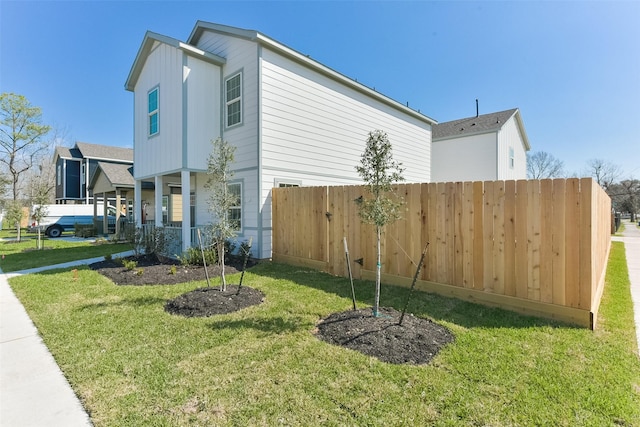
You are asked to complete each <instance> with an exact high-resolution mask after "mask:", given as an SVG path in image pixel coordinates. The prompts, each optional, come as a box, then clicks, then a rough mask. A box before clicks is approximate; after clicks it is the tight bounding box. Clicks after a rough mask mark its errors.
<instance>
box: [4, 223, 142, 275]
mask: <svg viewBox="0 0 640 427" xmlns="http://www.w3.org/2000/svg"><path fill="white" fill-rule="evenodd" d="M13 237H14V238H15V232H14V233H13ZM36 242H37V239H36V238H33V237H32V236H31V235H28V236H27V237H26V238H24V237H23V238H22V239H21V241H20V242H15V241H4V242H0V269H2V271H3V272H5V273H9V272H12V271H18V270H24V269H28V268H35V267H42V266H45V265H54V264H59V263H62V262H67V261H75V260H79V259H85V258H93V257H100V256H104V255H107V254H114V253H118V252H124V251H129V250H131V245H130V244H126V243H117V244H112V243H106V242H105V243H103V244H94V243H90V242H88V241H77V242H69V241H65V240H61V239H48V238H45V239H44V249H42V250H37V249H36Z"/></svg>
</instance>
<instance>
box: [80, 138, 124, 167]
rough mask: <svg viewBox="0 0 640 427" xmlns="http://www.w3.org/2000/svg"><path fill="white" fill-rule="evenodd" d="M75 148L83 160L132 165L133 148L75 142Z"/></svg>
mask: <svg viewBox="0 0 640 427" xmlns="http://www.w3.org/2000/svg"><path fill="white" fill-rule="evenodd" d="M75 148H76V149H77V150H78V151H79V152H80V153H81V154H82V157H83V158H85V159H96V160H108V161H112V162H126V163H133V148H123V147H113V146H109V145H98V144H89V143H86V142H77V143H76V146H75Z"/></svg>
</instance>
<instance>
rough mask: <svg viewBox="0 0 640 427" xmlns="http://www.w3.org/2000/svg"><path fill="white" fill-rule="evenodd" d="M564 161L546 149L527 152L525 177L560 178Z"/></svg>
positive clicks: (562, 173)
mask: <svg viewBox="0 0 640 427" xmlns="http://www.w3.org/2000/svg"><path fill="white" fill-rule="evenodd" d="M563 175H564V162H562V161H561V160H559V159H556V158H555V157H554V156H553V155H552V154H549V153H547V152H546V151H536V152H533V153H527V177H528V178H529V179H545V178H561V177H562V176H563Z"/></svg>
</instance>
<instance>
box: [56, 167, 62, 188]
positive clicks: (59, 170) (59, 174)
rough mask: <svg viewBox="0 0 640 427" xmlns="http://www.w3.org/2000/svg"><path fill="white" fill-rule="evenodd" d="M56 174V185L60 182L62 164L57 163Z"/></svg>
mask: <svg viewBox="0 0 640 427" xmlns="http://www.w3.org/2000/svg"><path fill="white" fill-rule="evenodd" d="M56 175H57V183H58V185H60V184H62V165H58V173H57V174H56Z"/></svg>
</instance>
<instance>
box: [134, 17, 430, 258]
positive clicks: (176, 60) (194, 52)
mask: <svg viewBox="0 0 640 427" xmlns="http://www.w3.org/2000/svg"><path fill="white" fill-rule="evenodd" d="M126 89H127V90H129V91H131V92H133V94H134V97H133V99H134V103H133V106H134V164H135V168H134V178H135V187H134V199H135V200H136V201H140V202H139V203H138V202H136V204H135V208H134V209H135V217H136V218H137V221H138V223H141V215H142V212H143V207H144V209H145V212H146V213H147V215H149V213H151V215H149V216H151V217H152V218H153V222H154V223H155V224H156V225H171V226H176V227H179V229H180V236H181V242H180V244H181V248H182V250H185V249H186V248H188V247H189V246H191V245H192V243H193V241H194V239H195V237H194V236H195V234H194V233H193V229H194V227H198V226H203V225H206V224H207V223H209V222H210V221H211V220H212V218H211V214H210V213H209V211H208V208H207V204H208V200H207V199H208V193H207V191H206V190H205V188H204V184H205V182H206V180H207V175H206V169H207V157H208V155H209V153H210V152H211V151H212V144H211V141H212V140H215V139H216V138H218V137H221V138H223V139H224V140H226V141H228V142H229V143H231V144H232V145H234V146H235V147H236V155H235V163H234V165H233V170H234V179H233V182H232V183H231V185H230V189H231V191H233V192H235V193H236V194H237V196H238V197H237V205H236V206H235V207H234V208H233V209H232V210H231V212H230V215H232V216H233V217H234V218H236V219H237V220H238V225H239V228H238V230H237V231H238V235H239V239H241V240H246V239H248V238H249V237H252V238H253V242H254V245H253V251H254V256H256V257H258V258H269V257H270V256H271V190H272V188H273V187H277V186H313V185H338V184H344V185H347V184H359V183H361V179H360V177H359V176H358V174H357V172H356V170H355V167H356V166H357V165H358V164H359V162H360V156H361V154H362V153H363V151H364V148H365V143H366V139H367V136H368V133H369V132H370V131H373V130H376V129H380V130H383V131H385V132H386V133H387V134H388V136H389V139H390V141H391V143H392V145H393V150H394V151H393V155H394V159H395V160H397V161H399V162H401V163H402V164H403V167H404V168H405V172H404V176H405V179H406V180H407V181H408V182H429V181H431V130H432V126H433V125H434V124H435V121H434V120H433V119H431V118H429V117H427V116H425V115H423V114H421V113H420V112H418V111H415V110H413V109H410V108H408V107H407V106H405V105H403V104H401V103H399V102H396V101H394V100H393V99H390V98H388V97H386V96H384V95H382V94H381V93H379V92H376V91H375V90H373V89H371V88H369V87H366V86H364V85H362V84H360V83H358V82H356V81H355V80H352V79H350V78H348V77H345V76H344V75H342V74H340V73H339V72H337V71H335V70H333V69H331V68H329V67H327V66H325V65H323V64H321V63H319V62H317V61H315V60H313V59H311V58H309V57H308V56H306V55H303V54H301V53H299V52H297V51H295V50H293V49H291V48H289V47H287V46H285V45H283V44H281V43H279V42H277V41H275V40H273V39H271V38H269V37H268V36H266V35H264V34H261V33H260V32H257V31H250V30H244V29H240V28H234V27H229V26H224V25H218V24H212V23H207V22H197V23H196V25H195V28H194V29H193V31H192V33H191V35H190V36H189V38H188V39H187V41H186V42H181V41H178V40H176V39H173V38H170V37H166V36H163V35H160V34H156V33H151V32H148V33H147V34H146V35H145V37H144V39H143V41H142V45H141V47H140V49H139V51H138V54H137V56H136V58H135V61H134V63H133V66H132V68H131V71H130V74H129V76H128V78H127V81H126ZM143 182H147V183H153V184H154V185H153V188H154V190H153V192H152V193H151V194H148V193H146V192H145V193H144V194H143V191H142V188H143Z"/></svg>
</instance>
